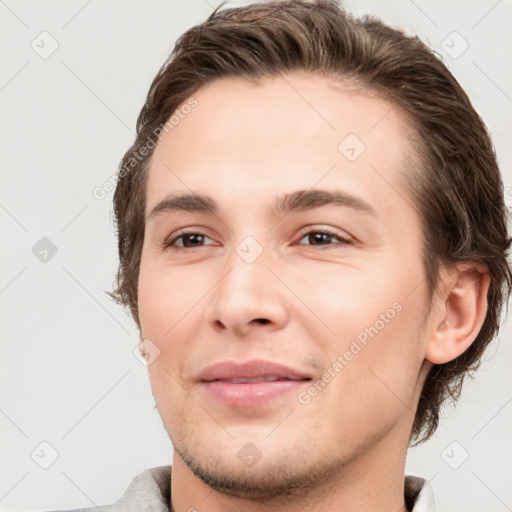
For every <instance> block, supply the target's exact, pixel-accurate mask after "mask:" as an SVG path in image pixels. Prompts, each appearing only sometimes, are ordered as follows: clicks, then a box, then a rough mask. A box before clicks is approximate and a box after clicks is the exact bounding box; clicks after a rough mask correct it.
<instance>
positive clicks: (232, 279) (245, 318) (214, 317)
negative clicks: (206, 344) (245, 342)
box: [206, 251, 289, 337]
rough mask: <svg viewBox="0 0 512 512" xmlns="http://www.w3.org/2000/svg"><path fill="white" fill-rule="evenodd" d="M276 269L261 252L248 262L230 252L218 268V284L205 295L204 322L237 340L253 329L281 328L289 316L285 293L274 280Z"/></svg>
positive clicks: (279, 283)
mask: <svg viewBox="0 0 512 512" xmlns="http://www.w3.org/2000/svg"><path fill="white" fill-rule="evenodd" d="M269 264H270V265H269ZM268 266H270V267H271V268H272V271H271V270H270V269H269V268H268ZM277 267H278V266H277V265H274V264H272V262H271V261H270V258H268V257H267V255H266V254H265V251H263V253H262V254H261V255H260V256H259V257H258V258H257V259H256V260H255V261H252V262H250V263H249V262H247V261H245V260H244V259H243V258H242V257H241V256H240V255H239V254H238V253H237V252H236V251H233V254H232V255H231V257H230V258H229V261H226V262H225V265H223V266H222V268H221V274H220V275H222V277H221V278H220V281H219V282H218V284H217V285H216V286H215V288H214V290H212V293H211V294H209V297H210V302H209V304H208V308H207V311H206V321H207V322H208V323H209V324H210V325H211V326H212V327H213V328H214V329H215V330H217V331H219V332H220V331H226V332H231V333H232V334H234V335H235V336H237V337H242V336H244V335H246V334H249V333H250V332H251V331H253V330H255V329H262V328H264V329H265V330H266V331H268V330H277V329H281V328H283V326H285V325H286V323H287V322H288V317H289V311H288V303H287V292H288V290H287V289H286V287H285V286H284V285H283V283H282V282H280V280H279V279H278V278H277V277H276V274H277V273H278V272H276V269H277Z"/></svg>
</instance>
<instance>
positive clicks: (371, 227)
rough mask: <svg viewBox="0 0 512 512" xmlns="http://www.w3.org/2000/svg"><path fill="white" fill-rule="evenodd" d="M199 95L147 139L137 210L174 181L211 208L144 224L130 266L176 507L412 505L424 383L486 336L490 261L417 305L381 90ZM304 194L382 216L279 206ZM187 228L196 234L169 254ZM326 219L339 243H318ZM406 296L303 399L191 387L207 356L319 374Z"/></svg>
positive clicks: (210, 89) (421, 290) (289, 81)
mask: <svg viewBox="0 0 512 512" xmlns="http://www.w3.org/2000/svg"><path fill="white" fill-rule="evenodd" d="M194 98H195V99H196V100H197V106H196V107H195V108H193V109H192V110H191V111H190V113H189V114H188V115H186V116H185V117H184V118H183V119H181V120H180V122H179V124H177V125H176V126H174V128H173V129H172V130H171V131H169V133H167V134H164V136H163V138H162V139H161V141H160V142H159V143H158V145H157V147H156V148H155V152H154V155H153V158H152V162H151V166H150V169H149V175H148V182H147V201H146V214H149V213H150V212H151V210H152V209H153V208H154V206H155V205H157V204H158V203H159V202H160V201H162V200H163V199H164V198H165V197H166V196H167V195H168V194H170V193H173V194H175V193H192V192H193V193H196V194H204V195H207V196H209V197H211V198H213V199H214V200H215V201H216V202H217V203H218V205H219V212H218V213H217V214H215V215H214V214H212V213H208V212H193V211H167V212H162V213H160V214H157V215H153V216H151V217H150V218H148V220H147V222H146V232H145V239H144V245H143V250H142V258H141V268H140V276H139V314H140V322H141V339H142V338H143V339H149V340H151V343H153V344H154V345H153V346H156V347H158V349H159V350H160V354H159V356H158V357H157V358H156V359H155V360H154V361H153V362H152V363H151V364H150V365H149V367H148V370H149V377H150V381H151V386H152V390H153V394H154V397H155V400H156V404H157V407H158V410H159V412H160V415H161V417H162V420H163V423H164V425H165V428H166V429H167V432H168V434H169V436H170V438H171V440H172V442H173V446H174V459H173V470H172V489H171V492H172V503H171V507H172V510H174V511H175V512H185V511H189V510H191V507H193V509H196V510H198V511H200V512H213V511H221V510H222V511H234V510H241V509H242V510H245V511H256V510H269V511H272V510H279V511H285V512H286V511H296V510H302V509H304V510H308V511H311V512H313V511H334V510H336V511H339V510H344V511H355V510H357V511H365V510H381V511H393V512H397V511H399V510H405V505H404V500H403V479H404V470H405V457H406V451H407V446H408V442H409V436H410V431H411V427H412V422H413V419H414V412H415V410H416V406H417V402H418V399H419V395H420V392H421V386H422V384H423V381H424V379H425V376H426V374H427V372H428V370H429V368H430V367H431V366H432V363H442V362H446V361H449V360H451V359H453V358H455V357H457V355H459V354H460V353H462V352H463V351H464V350H465V349H466V348H467V347H468V346H469V344H470V343H471V342H472V341H473V340H474V338H475V337H476V334H477V333H478V330H479V328H480V326H481V323H482V321H483V317H484V313H485V296H486V292H487V287H488V276H487V274H486V271H485V269H483V268H480V267H476V266H474V265H473V266H471V265H468V266H466V267H459V268H456V269H451V270H448V269H443V271H442V274H441V278H442V279H441V286H440V291H439V294H438V295H437V296H436V297H435V298H434V302H433V307H432V311H431V314H430V315H429V316H428V317H427V316H426V312H427V306H428V303H427V290H426V286H425V281H424V278H425V274H424V269H423V265H422V260H421V248H422V234H421V228H420V219H419V217H418V214H417V212H416V211H415V209H414V208H413V206H412V199H411V198H410V196H409V194H408V193H407V191H406V190H405V188H404V187H403V185H402V182H401V180H400V176H401V173H403V172H411V171H412V170H413V168H414V165H415V164H414V160H413V159H412V158H411V156H412V155H413V150H412V148H411V146H410V144H409V142H408V139H407V135H406V131H407V121H406V120H405V118H404V117H403V116H402V115H401V113H400V112H399V111H398V109H396V108H392V106H391V105H390V104H389V103H388V102H386V101H384V100H382V99H379V98H377V97H374V96H373V95H372V96H370V95H368V94H364V93H362V92H358V91H355V90H353V89H349V88H344V87H340V86H336V87H335V86H333V84H332V83H331V81H330V80H329V79H327V78H322V77H318V76H317V77H315V76H312V75H308V74H304V73H293V74H287V75H285V77H279V78H273V79H268V78H267V79H265V80H264V81H263V82H262V83H261V84H259V85H252V84H250V83H249V82H247V81H244V80H243V79H239V78H229V79H222V80H218V81H216V82H213V83H212V84H210V85H209V86H207V87H206V88H203V89H200V90H199V91H197V92H196V93H195V94H194ZM348 134H356V135H357V137H359V139H360V140H362V141H363V142H364V144H365V146H366V149H365V150H364V152H363V153H362V154H361V155H360V156H359V157H358V158H357V159H356V160H355V161H353V162H351V161H349V160H348V159H347V158H346V157H345V156H344V155H343V154H342V152H340V151H339V150H338V145H339V144H340V142H342V141H343V140H344V139H345V137H346V136H347V135H348ZM307 189H315V190H317V189H326V190H333V189H337V190H342V191H344V192H346V193H347V194H350V195H352V196H355V197H357V198H360V199H362V200H364V201H365V202H367V203H368V204H369V205H371V207H372V208H373V209H374V210H375V214H374V215H372V214H369V213H367V212H364V211H359V210H357V209H354V208H351V207H348V206H338V205H324V206H321V207H318V208H315V209H312V210H307V211H293V212H290V213H288V214H286V215H284V216H283V215H281V216H279V217H272V216H269V215H268V213H267V211H266V210H267V209H268V208H269V207H270V206H271V205H273V203H274V201H275V199H276V197H277V196H280V195H282V194H285V193H291V192H294V191H296V190H307ZM184 227H187V228H190V230H191V231H192V232H194V233H198V234H202V235H204V237H203V238H201V237H199V239H198V238H197V236H196V238H195V239H194V238H193V239H192V243H191V240H190V237H189V238H187V237H185V238H186V240H185V239H183V238H182V239H179V240H178V241H177V242H176V243H175V246H174V248H173V247H167V248H164V247H163V246H164V244H165V241H166V240H169V239H170V238H172V237H171V235H173V234H175V233H177V231H178V230H180V229H181V228H184ZM323 228H324V229H325V228H329V229H330V230H334V231H335V233H336V236H334V237H329V236H325V238H324V239H322V240H323V241H321V242H320V243H318V242H317V240H318V238H315V237H314V236H307V233H308V232H312V233H319V232H320V233H322V232H323ZM247 236H252V237H253V238H254V239H255V240H256V241H257V242H258V244H259V245H260V246H261V249H262V253H261V254H260V255H259V256H258V257H257V258H256V259H255V260H254V261H253V262H252V263H247V262H246V261H245V260H244V259H243V258H242V257H240V256H239V254H238V253H237V251H236V249H237V246H239V244H240V243H241V242H242V240H244V239H245V237H247ZM318 236H319V235H316V237H318ZM338 236H339V237H341V239H346V240H348V241H349V242H350V243H348V244H347V243H345V242H342V241H340V239H338V238H337V237H338ZM198 240H199V241H198ZM184 242H185V243H188V244H189V245H190V247H184ZM315 243H316V245H315ZM251 250H254V249H251ZM397 303H398V304H399V305H400V307H401V310H400V312H398V313H396V315H394V318H393V319H391V320H389V321H388V322H386V323H385V326H384V327H383V328H382V329H380V330H379V332H378V334H377V335H376V336H374V337H373V338H371V339H369V341H368V343H367V345H366V346H364V347H363V348H362V350H360V351H359V352H358V353H357V354H356V355H355V356H354V357H353V358H352V360H350V361H349V362H348V363H347V364H346V365H345V366H344V367H343V369H342V370H341V371H339V372H338V373H336V376H335V377H334V378H332V380H331V381H330V382H329V383H328V384H327V385H326V386H325V387H324V388H323V389H322V390H321V391H320V392H319V393H318V394H317V395H316V396H314V397H313V398H311V400H310V402H309V403H307V404H302V403H300V401H299V400H298V398H297V394H296V393H292V394H289V395H285V396H283V397H280V398H278V399H276V400H274V401H273V402H270V403H269V404H266V405H264V406H260V407H254V408H251V409H249V410H243V409H240V408H230V407H227V406H225V405H223V404H221V403H218V402H216V401H214V400H212V399H211V398H209V397H208V396H207V395H206V394H205V392H204V390H203V387H202V386H201V385H200V384H199V383H198V382H197V381H196V380H195V376H196V375H197V374H198V372H199V371H201V370H203V369H204V368H205V367H207V366H209V365H210V364H212V363H214V362H218V361H222V360H226V359H232V360H236V361H245V360H248V359H252V358H261V359H268V360H271V361H275V362H281V363H283V364H286V365H288V366H291V367H293V368H296V369H298V370H300V371H304V372H306V373H307V374H309V375H311V376H312V377H313V380H314V381H316V380H317V379H321V378H322V375H323V374H325V372H327V371H328V369H329V367H331V368H332V366H333V363H334V362H335V361H336V360H337V356H338V355H343V354H344V353H345V352H346V351H347V350H348V349H350V347H351V342H352V341H353V340H354V339H356V336H357V335H358V334H359V333H361V332H362V331H364V329H365V328H366V327H369V326H372V325H375V323H376V321H377V320H379V319H380V318H382V317H381V315H382V314H385V313H386V311H388V310H389V309H390V308H392V305H393V304H397ZM256 319H266V320H267V322H266V323H262V322H258V321H256ZM310 384H311V383H306V384H305V386H304V389H307V388H308V387H309V385H310ZM248 442H251V443H253V444H254V445H255V446H256V447H257V449H258V451H259V453H260V454H261V459H260V460H259V461H258V462H257V463H256V464H255V465H253V466H252V467H248V466H246V465H244V464H243V463H242V462H241V461H240V460H239V458H238V457H237V453H238V452H239V450H240V449H241V448H242V447H243V446H244V445H246V443H248ZM193 509H192V510H193Z"/></svg>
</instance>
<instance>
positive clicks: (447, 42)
mask: <svg viewBox="0 0 512 512" xmlns="http://www.w3.org/2000/svg"><path fill="white" fill-rule="evenodd" d="M239 4H241V2H237V3H236V4H235V3H232V4H231V5H239ZM216 5H217V2H214V0H209V1H206V0H190V1H184V0H183V1H159V0H152V1H146V2H143V1H138V2H134V1H123V2H121V1H120V0H119V1H112V0H110V1H103V2H100V1H99V0H92V1H91V0H89V1H84V0H77V1H41V2H39V1H30V2H29V1H15V0H5V1H0V16H1V23H2V31H1V33H0V37H1V41H0V48H1V62H2V68H1V76H0V88H1V89H0V100H1V107H0V108H1V113H0V119H1V122H0V125H1V141H2V150H1V166H0V169H1V173H2V177H1V183H2V185H1V188H0V221H1V240H2V245H1V247H2V265H1V269H0V301H1V304H0V315H1V322H2V324H1V325H2V331H1V333H2V336H1V343H2V346H1V369H0V379H1V390H2V395H1V401H0V431H1V436H2V437H1V438H2V440H3V443H2V453H1V459H2V465H1V469H0V507H1V508H2V510H35V509H39V510H42V509H52V508H73V507H88V506H93V505H104V504H108V503H111V502H113V501H115V500H116V499H118V498H119V497H120V496H121V494H122V493H123V492H124V490H125V489H126V487H127V486H128V484H129V483H130V481H131V480H132V478H133V477H134V476H136V475H137V474H138V473H140V472H141V471H142V470H144V469H146V468H149V467H153V466H158V465H164V464H169V463H171V456H172V449H171V444H170V441H169V439H168V437H167V434H166V432H165V430H164V428H163V426H162V423H161V420H160V417H159V415H158V412H157V411H156V409H154V401H153V397H152V394H151V391H150V386H149V379H148V377H147V369H146V367H145V366H143V364H141V362H140V360H139V359H137V358H136V357H135V356H134V355H133V350H134V349H135V348H136V345H137V342H138V333H137V331H136V329H135V325H134V323H133V321H132V320H131V318H130V317H129V316H128V314H127V313H126V312H124V311H123V310H122V309H121V308H120V307H119V306H117V305H115V304H114V303H112V302H111V301H110V300H109V298H108V297H107V295H106V294H105V293H104V290H109V289H111V285H112V282H113V278H114V273H115V270H116V264H117V254H116V240H115V233H114V229H113V226H112V217H111V200H112V193H109V194H107V197H106V198H105V199H104V200H97V199H95V198H94V197H93V195H92V191H93V189H94V188H95V187H97V186H101V185H102V184H103V183H105V182H106V181H107V180H108V179H109V178H110V177H111V176H112V175H113V174H114V173H115V171H116V168H117V165H118V163H119V160H120V158H121V157H122V155H123V153H124V151H125V150H126V149H127V147H128V145H129V144H130V143H131V142H132V140H133V138H134V134H135V131H134V126H135V120H136V117H137V114H138V112H139V110H140V107H141V106H142V104H143V101H144V98H145V95H146V92H147V89H148V87H149V85H150V82H151V80H152V78H153V76H154V75H155V73H156V71H157V70H158V68H159V66H160V65H161V64H162V62H163V60H164V58H165V57H166V56H167V54H168V53H169V52H170V50H171V49H172V46H173V43H174V41H175V40H176V38H177V37H178V36H179V35H180V34H181V33H182V32H183V31H184V30H185V29H187V28H189V27H190V26H192V25H194V24H196V23H199V22H201V21H203V20H204V19H205V18H206V16H207V15H208V14H209V13H210V12H211V11H212V9H213V8H214V7H215V6H216ZM346 5H348V6H349V8H350V9H351V10H353V11H356V12H360V13H363V12H370V13H374V14H378V15H381V16H382V17H383V18H384V19H385V20H387V21H388V22H389V23H391V24H394V25H398V26H401V27H403V28H404V29H406V30H407V31H408V32H410V33H414V34H418V35H419V36H420V37H421V38H422V39H423V40H424V41H426V42H427V43H428V44H429V45H430V46H431V47H433V48H435V49H436V50H437V51H438V52H439V54H440V55H442V57H443V59H444V61H445V62H446V63H447V65H448V66H449V68H450V69H451V70H452V71H453V73H454V74H455V75H456V77H457V78H458V79H459V80H460V82H461V83H462V85H463V86H464V87H465V88H466V90H467V91H468V93H469V95H470V97H471V98H472V100H473V102H474V104H475V105H476V108H477V110H478V111H479V112H480V113H481V115H482V116H483V118H484V119H485V121H486V122H487V124H488V126H489V128H490V130H491V132H492V135H493V137H494V141H495V145H496V149H497V153H498V156H499V160H500V163H501V165H502V169H503V172H504V176H505V181H506V186H507V201H508V204H509V205H510V204H512V175H511V171H510V167H511V166H510V164H511V149H510V133H512V122H511V114H512V99H511V97H512V73H511V67H510V50H511V48H512V44H511V42H512V32H511V31H510V26H511V24H510V23H511V18H512V16H511V15H512V2H511V0H500V1H497V0H489V1H482V0H478V1H477V0H473V1H462V0H460V1H452V2H442V1H439V0H438V1H435V2H434V1H427V0H414V1H413V0H394V1H388V2H379V1H377V0H373V1H371V0H350V1H349V2H346ZM43 31H46V32H48V33H49V34H50V35H51V36H47V35H42V36H41V35H40V34H41V32H43ZM454 31H456V32H457V33H458V34H460V36H461V37H459V36H458V35H457V34H455V35H454V34H453V32H454ZM462 38H463V39H462ZM52 39H54V40H55V41H56V42H57V43H58V48H57V50H56V51H55V52H54V53H53V54H52V55H50V56H47V55H44V56H45V57H47V58H42V57H41V56H40V53H44V52H49V50H50V49H51V45H52V44H54V43H52ZM443 41H444V43H443ZM464 41H467V44H469V47H468V48H467V50H466V51H464V52H463V53H462V54H461V55H460V56H459V55H458V54H459V53H460V52H461V51H462V50H463V49H464V47H465V43H464ZM31 45H33V46H34V47H35V48H36V49H37V51H36V50H35V49H33V48H32V47H31ZM38 52H39V53H38ZM450 54H451V55H450ZM454 57H457V58H454ZM461 129H464V127H462V126H461ZM42 237H47V238H49V239H50V240H51V241H52V243H53V244H55V246H56V247H57V250H58V252H57V253H56V254H55V255H54V256H53V257H51V258H50V255H51V253H49V255H48V256H47V258H48V261H47V262H43V261H40V259H38V258H37V257H36V256H35V255H34V254H33V252H32V248H33V246H34V245H35V244H36V243H37V242H38V241H39V240H40V239H41V238H42ZM41 257H42V255H41ZM509 324H510V322H509ZM510 339H511V329H510V325H509V326H508V328H506V329H504V330H502V332H501V335H500V337H499V339H498V340H497V341H496V342H494V343H493V345H492V346H491V348H490V349H489V351H488V353H487V356H486V359H485V363H484V364H483V366H482V368H481V370H480V372H479V373H478V376H477V378H476V379H475V380H474V381H470V382H468V383H467V384H466V385H465V388H464V398H463V399H462V400H461V401H460V402H459V404H458V406H457V408H456V409H453V408H451V407H449V408H447V409H445V413H444V419H443V422H442V425H441V427H440V429H439V430H438V433H437V434H436V436H435V438H434V439H432V440H431V441H429V442H428V443H427V444H424V445H422V446H421V447H418V448H416V449H413V450H411V451H410V455H409V458H408V463H407V470H408V472H410V473H413V474H418V475H421V476H424V477H425V478H427V479H429V480H430V479H431V480H432V485H433V487H434V490H435V494H436V498H437V501H438V507H439V511H440V512H443V511H448V510H450V511H456V510H461V511H462V510H464V511H466V512H477V511H479V512H480V511H482V510H486V511H489V512H490V511H492V512H502V511H506V510H512V508H511V507H512V487H511V486H510V478H511V474H512V462H511V460H512V453H511V452H512V450H511V447H512V436H510V427H511V424H512V404H511V403H510V402H511V401H512V386H511V383H512V372H510V361H511V346H510ZM42 442H47V443H49V444H50V445H51V446H52V447H53V448H50V447H48V445H41V443H42ZM451 443H455V444H451ZM52 450H55V451H56V452H57V453H58V458H57V459H56V461H55V462H54V463H53V464H51V465H50V466H49V467H48V469H42V468H41V467H40V464H43V465H44V464H49V463H50V462H51V458H52V453H53V452H52ZM466 452H467V454H468V455H469V457H468V458H467V460H465V461H464V462H463V463H462V464H461V462H462V461H463V460H464V458H465V456H466ZM31 454H32V456H31ZM460 464H461V465H460ZM459 465H460V467H458V469H453V468H452V467H451V466H454V467H455V466H459Z"/></svg>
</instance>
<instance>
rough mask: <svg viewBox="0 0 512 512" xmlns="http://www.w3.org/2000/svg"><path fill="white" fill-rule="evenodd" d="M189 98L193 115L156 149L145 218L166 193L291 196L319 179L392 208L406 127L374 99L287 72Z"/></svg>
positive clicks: (219, 85)
mask: <svg viewBox="0 0 512 512" xmlns="http://www.w3.org/2000/svg"><path fill="white" fill-rule="evenodd" d="M193 99H194V101H195V103H194V106H193V108H186V109H184V108H183V109H181V108H180V107H179V108H178V109H177V111H176V113H175V114H178V115H175V116H174V118H173V119H174V120H175V121H177V122H173V124H172V125H171V126H172V127H171V129H169V131H168V133H164V135H163V137H162V139H161V140H160V142H159V143H158V144H157V146H156V148H155V151H154V154H153V156H152V160H151V165H150V171H149V177H148V187H147V194H148V196H147V204H146V206H147V210H146V211H149V209H150V208H151V206H152V205H154V204H155V203H156V202H157V201H159V200H161V199H162V197H164V196H165V194H167V193H168V192H169V190H176V191H181V192H187V191H188V192H190V191H191V190H193V191H194V192H199V191H200V190H198V189H204V188H205V187H207V189H208V192H210V193H211V194H210V195H215V196H216V197H218V198H219V201H220V202H222V198H225V199H226V200H228V199H229V198H232V197H234V196H236V197H239V198H243V197H244V196H247V197H248V196H249V195H250V197H258V198H259V199H261V198H263V197H264V196H267V195H273V196H275V195H276V194H277V191H278V190H279V191H280V192H287V191H289V192H293V191H294V190H296V189H299V188H302V189H304V188H310V187H313V186H315V184H316V183H318V182H319V181H320V180H321V184H322V186H323V187H325V186H331V187H335V188H339V187H340V186H342V188H344V189H345V190H347V192H349V193H353V194H354V195H358V196H361V195H362V194H363V195H366V197H367V199H368V200H369V201H370V202H373V201H375V200H376V199H377V198H378V196H379V195H380V196H382V195H384V196H386V195H387V196H389V198H390V199H391V200H392V199H394V200H396V199H397V198H396V195H397V193H398V194H399V192H397V190H396V187H397V186H398V179H399V174H400V173H401V172H403V171H404V170H406V169H407V165H408V164H409V157H408V155H411V154H412V153H413V152H412V149H411V146H410V143H409V141H408V138H407V132H408V125H407V122H406V120H405V118H404V116H402V114H401V113H400V111H399V110H398V109H397V108H395V107H393V105H392V104H391V103H389V102H387V101H385V100H384V99H382V98H379V97H377V96H375V95H374V94H369V93H368V92H364V91H362V90H356V89H355V88H354V87H347V86H344V85H339V84H338V85H334V84H333V81H332V80H331V79H330V78H327V77H320V76H316V75H311V74H306V73H291V74H287V75H282V76H280V77H275V78H265V79H263V80H261V81H260V82H259V83H258V84H253V83H250V82H248V81H247V80H245V79H242V78H238V77H237V78H224V79H221V80H217V81H214V82H212V83H210V84H208V85H207V86H206V87H203V88H201V89H199V90H198V91H196V93H195V94H194V95H193ZM191 104H192V103H191ZM386 181H388V182H389V183H388V184H387V185H386ZM228 184H229V190H226V185H228ZM362 189H365V190H362ZM201 191H202V192H205V190H201ZM393 196H395V197H394V198H393Z"/></svg>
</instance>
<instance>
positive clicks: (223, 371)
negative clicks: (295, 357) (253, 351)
mask: <svg viewBox="0 0 512 512" xmlns="http://www.w3.org/2000/svg"><path fill="white" fill-rule="evenodd" d="M197 380H198V381H199V382H200V384H201V385H202V387H203V389H204V390H205V392H206V393H207V394H208V395H209V396H210V397H211V398H213V399H214V400H216V401H217V402H220V403H221V404H223V405H225V406H227V407H230V408H251V407H261V406H263V405H265V404H267V403H269V402H271V401H276V400H278V399H279V398H284V397H286V396H287V395H288V398H289V395H290V394H291V393H293V392H294V391H295V392H298V391H299V390H300V388H302V387H303V386H304V385H306V383H307V382H309V381H311V380H312V378H311V376H309V375H307V374H306V373H305V372H302V371H300V370H296V369H294V368H291V367H288V366H285V365H282V364H280V363H274V362H271V361H264V360H251V361H247V362H245V363H236V362H234V361H222V362H220V363H216V364H214V365H211V366H209V367H207V368H206V369H205V370H203V371H202V372H201V373H200V374H199V376H198V378H197Z"/></svg>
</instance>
